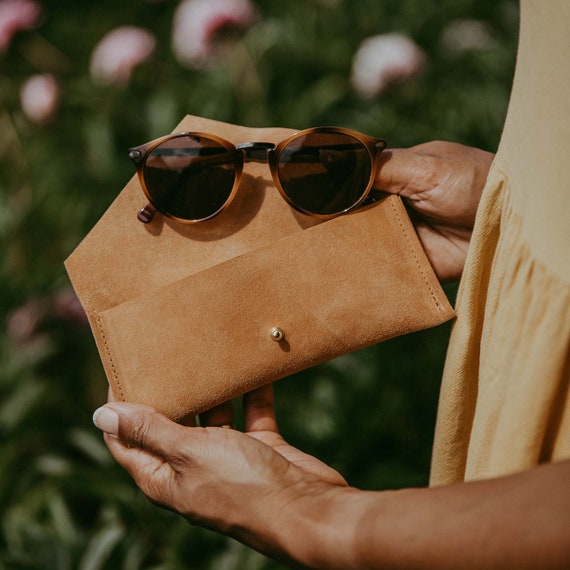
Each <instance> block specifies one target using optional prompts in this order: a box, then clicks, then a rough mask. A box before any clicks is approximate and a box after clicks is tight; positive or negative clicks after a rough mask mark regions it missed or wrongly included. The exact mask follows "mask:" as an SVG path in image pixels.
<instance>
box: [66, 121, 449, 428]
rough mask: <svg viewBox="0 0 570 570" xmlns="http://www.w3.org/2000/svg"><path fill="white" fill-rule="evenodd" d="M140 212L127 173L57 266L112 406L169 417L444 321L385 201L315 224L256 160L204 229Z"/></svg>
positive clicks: (417, 256)
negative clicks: (88, 332) (278, 333)
mask: <svg viewBox="0 0 570 570" xmlns="http://www.w3.org/2000/svg"><path fill="white" fill-rule="evenodd" d="M175 130H176V131H184V130H188V131H198V132H205V133H211V134H215V135H218V136H221V137H224V138H226V139H227V140H229V141H231V142H233V143H240V142H246V141H256V142H259V141H264V142H279V141H281V140H283V139H284V138H285V137H286V136H288V135H289V134H290V133H291V132H292V131H291V130H289V129H276V128H275V129H273V128H272V129H251V128H246V127H240V126H236V125H229V124H226V123H219V122H216V121H211V120H207V119H201V118H198V117H190V116H188V117H186V118H185V119H184V120H183V121H182V122H181V123H180V125H178V127H177V128H176V129H175ZM145 204H146V201H145V196H144V194H143V192H142V190H141V188H140V186H139V183H138V179H137V178H136V176H135V177H133V179H132V180H131V181H130V182H129V183H128V184H127V185H126V187H125V188H124V189H123V191H122V192H121V193H120V195H119V196H118V197H117V199H116V200H115V201H114V202H113V204H112V205H111V206H110V208H109V209H108V210H107V212H106V213H105V214H104V215H103V217H102V218H101V220H100V221H99V222H98V223H97V224H96V226H95V227H94V228H93V229H92V231H91V232H90V233H89V234H88V235H87V236H86V238H85V239H84V240H83V241H82V242H81V244H80V245H79V246H78V247H77V249H76V250H75V251H74V252H73V253H72V254H71V256H70V257H69V258H68V259H67V261H66V268H67V271H68V273H69V275H70V278H71V280H72V283H73V286H74V288H75V290H76V292H77V295H78V297H79V299H80V300H81V302H82V304H83V306H84V308H85V310H86V312H87V315H88V317H89V321H90V324H91V327H92V330H93V333H94V336H95V340H96V343H97V347H98V349H99V353H100V355H101V359H102V362H103V365H104V368H105V372H106V374H107V378H108V380H109V383H110V386H111V389H112V391H113V394H114V396H115V397H116V398H117V399H119V400H124V401H132V402H139V403H144V404H148V405H151V406H154V407H155V408H156V409H158V410H159V411H160V412H162V413H164V414H166V415H167V416H169V417H171V418H173V419H176V420H179V419H181V418H183V417H185V416H187V415H188V414H195V413H199V412H201V411H204V410H206V409H209V408H211V407H213V406H214V405H216V404H219V403H221V402H224V401H226V400H228V399H230V398H233V397H235V396H238V395H240V394H243V393H245V392H246V391H248V390H251V389H253V388H255V387H258V386H261V385H263V384H265V383H268V382H271V381H273V380H277V379H279V378H283V377H285V376H288V375H290V374H292V373H294V372H297V371H299V370H302V369H305V368H307V367H310V366H313V365H315V364H317V363H320V362H323V361H326V360H329V359H332V358H334V357H336V356H339V355H342V354H346V353H349V352H352V351H355V350H358V349H360V348H363V347H366V346H370V345H372V344H374V343H377V342H380V341H382V340H386V339H389V338H392V337H394V336H398V335H401V334H405V333H410V332H413V331H417V330H421V329H425V328H428V327H431V326H435V325H438V324H441V323H443V322H445V321H447V320H449V319H450V318H452V317H453V314H454V313H453V309H452V308H451V306H450V305H449V303H448V301H447V298H446V296H445V294H444V292H443V290H442V289H441V286H440V285H439V283H438V281H437V278H436V276H435V274H434V272H433V270H432V268H431V266H430V264H429V261H428V259H427V257H426V255H425V253H424V251H423V249H422V247H421V244H420V242H419V240H418V238H417V236H416V234H415V231H414V229H413V226H412V224H411V222H410V220H409V218H408V216H407V213H406V211H405V208H404V207H403V205H402V203H401V201H400V199H399V198H398V197H396V196H388V197H386V198H384V199H382V200H381V201H379V202H377V203H375V204H373V205H371V206H368V207H366V208H360V209H358V210H356V211H354V212H352V213H350V214H346V215H343V216H339V217H337V218H334V219H329V220H326V221H322V220H319V219H316V218H311V217H307V216H304V215H301V214H298V213H296V212H295V211H294V210H292V209H291V208H290V207H289V206H288V205H287V204H286V203H285V202H284V201H283V199H282V198H281V196H280V195H279V193H278V191H277V189H276V188H275V186H274V184H273V181H272V179H271V174H270V172H269V167H268V165H267V164H261V163H247V164H246V165H245V168H244V174H243V176H242V180H241V184H240V188H239V189H238V192H237V195H236V197H235V199H234V201H233V203H232V204H231V205H230V206H229V207H228V208H227V209H226V210H225V211H224V212H222V213H221V214H220V215H219V216H217V217H216V218H214V219H212V220H210V221H207V222H202V223H199V224H181V223H179V222H175V221H172V220H169V219H167V218H164V217H163V216H161V215H160V214H158V215H157V216H155V219H154V220H153V221H152V222H151V223H150V224H146V225H145V224H142V223H140V222H139V221H138V220H137V219H136V213H137V211H138V210H139V209H140V208H141V207H143V206H144V205H145ZM273 327H279V328H280V329H282V330H283V331H284V333H285V338H284V340H282V341H281V342H276V341H275V340H273V339H272V337H271V329H272V328H273Z"/></svg>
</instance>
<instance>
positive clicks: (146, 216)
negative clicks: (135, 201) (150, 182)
mask: <svg viewBox="0 0 570 570" xmlns="http://www.w3.org/2000/svg"><path fill="white" fill-rule="evenodd" d="M155 214H156V208H155V207H154V206H153V205H152V204H147V205H146V206H145V207H144V208H142V209H141V210H139V211H138V213H137V218H138V220H139V222H142V223H143V224H148V223H149V222H151V221H152V219H153V218H154V215H155Z"/></svg>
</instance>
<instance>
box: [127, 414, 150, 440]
mask: <svg viewBox="0 0 570 570" xmlns="http://www.w3.org/2000/svg"><path fill="white" fill-rule="evenodd" d="M151 424H152V420H151V419H150V418H149V417H148V415H147V414H142V413H138V414H135V416H134V417H133V418H132V419H131V422H130V426H129V437H128V443H129V444H131V445H133V446H135V447H144V446H145V441H146V439H147V437H148V434H149V432H150V430H151Z"/></svg>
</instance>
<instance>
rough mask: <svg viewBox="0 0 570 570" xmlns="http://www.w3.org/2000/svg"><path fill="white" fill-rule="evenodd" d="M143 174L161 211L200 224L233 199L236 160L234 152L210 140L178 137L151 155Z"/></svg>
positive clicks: (150, 193)
mask: <svg viewBox="0 0 570 570" xmlns="http://www.w3.org/2000/svg"><path fill="white" fill-rule="evenodd" d="M143 175H144V180H145V185H146V189H147V192H148V193H149V196H150V198H151V201H152V203H153V204H154V206H155V207H156V208H157V209H158V210H159V211H161V212H162V213H163V214H166V215H168V216H172V217H174V218H179V219H182V220H192V221H199V220H204V219H207V218H210V217H212V216H213V215H215V214H216V213H218V212H219V211H220V210H221V209H222V208H223V206H224V205H225V204H226V202H227V201H228V199H229V198H230V196H231V194H232V189H233V187H234V182H235V178H236V158H235V155H234V153H233V152H232V151H231V150H229V149H228V148H226V147H225V146H223V145H222V144H221V143H219V142H217V141H215V140H213V139H210V138H208V137H204V136H200V135H192V134H190V135H182V136H176V137H172V138H170V139H167V140H166V141H164V142H163V143H161V144H159V145H158V146H156V147H155V148H153V149H152V150H151V151H150V152H149V154H148V155H147V157H146V160H145V164H144V169H143Z"/></svg>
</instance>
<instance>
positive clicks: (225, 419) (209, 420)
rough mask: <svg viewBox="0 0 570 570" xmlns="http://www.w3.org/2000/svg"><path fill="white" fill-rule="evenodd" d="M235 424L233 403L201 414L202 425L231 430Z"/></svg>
mask: <svg viewBox="0 0 570 570" xmlns="http://www.w3.org/2000/svg"><path fill="white" fill-rule="evenodd" d="M233 424H234V410H233V406H232V403H231V402H225V403H224V404H220V405H219V406H216V407H214V408H212V409H211V410H208V411H207V412H204V413H202V414H200V425H201V426H204V427H206V426H211V427H223V428H230V427H233Z"/></svg>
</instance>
